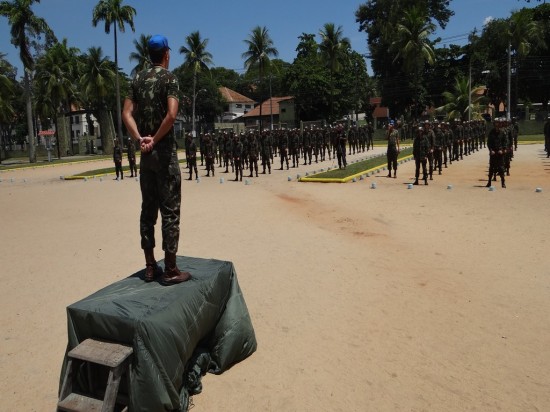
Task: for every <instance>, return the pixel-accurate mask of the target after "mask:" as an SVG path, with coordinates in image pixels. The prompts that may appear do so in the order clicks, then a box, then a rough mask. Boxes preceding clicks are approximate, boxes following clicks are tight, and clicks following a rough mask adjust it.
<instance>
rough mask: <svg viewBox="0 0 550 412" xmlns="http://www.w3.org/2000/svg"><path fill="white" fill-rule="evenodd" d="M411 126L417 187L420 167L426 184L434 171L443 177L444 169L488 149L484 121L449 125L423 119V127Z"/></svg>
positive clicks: (458, 121) (457, 121)
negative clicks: (413, 130)
mask: <svg viewBox="0 0 550 412" xmlns="http://www.w3.org/2000/svg"><path fill="white" fill-rule="evenodd" d="M398 127H399V126H398ZM414 127H415V134H414V135H413V138H414V140H413V156H414V159H415V164H416V168H415V181H414V184H415V185H418V180H419V177H420V167H422V180H424V184H425V185H427V184H428V178H429V180H433V174H434V171H437V173H438V174H442V172H443V168H447V167H448V165H452V164H453V162H458V161H460V160H463V159H464V157H465V156H469V155H471V154H472V153H474V152H477V151H479V150H480V149H482V148H484V147H486V146H487V143H486V141H485V136H486V123H485V121H484V120H472V121H461V120H459V119H455V120H452V121H450V122H443V121H442V122H439V121H437V120H435V121H433V122H430V121H428V120H426V121H425V122H424V123H422V124H419V123H415V125H414Z"/></svg>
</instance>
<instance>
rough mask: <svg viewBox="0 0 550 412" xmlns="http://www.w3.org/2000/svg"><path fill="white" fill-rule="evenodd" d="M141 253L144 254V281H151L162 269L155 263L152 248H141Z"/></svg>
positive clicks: (160, 273)
mask: <svg viewBox="0 0 550 412" xmlns="http://www.w3.org/2000/svg"><path fill="white" fill-rule="evenodd" d="M143 254H144V255H145V281H146V282H152V281H153V280H155V278H157V277H159V276H160V275H162V270H161V269H160V268H159V267H158V265H157V261H156V259H155V252H154V250H153V249H143Z"/></svg>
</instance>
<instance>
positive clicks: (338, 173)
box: [314, 148, 412, 179]
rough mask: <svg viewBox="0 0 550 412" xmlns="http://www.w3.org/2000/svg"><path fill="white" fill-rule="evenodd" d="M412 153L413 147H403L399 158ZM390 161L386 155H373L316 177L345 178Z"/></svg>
mask: <svg viewBox="0 0 550 412" xmlns="http://www.w3.org/2000/svg"><path fill="white" fill-rule="evenodd" d="M411 154H412V148H407V149H403V150H401V151H400V152H399V156H398V159H403V158H405V157H407V156H410V155H411ZM387 163H388V159H387V157H386V156H385V155H380V156H376V157H373V158H371V159H367V160H363V161H361V162H357V163H352V164H348V166H347V167H346V168H345V169H333V170H329V171H328V172H324V173H319V174H316V175H315V176H314V177H315V178H322V179H345V178H346V177H349V176H353V175H356V174H359V173H366V172H367V171H369V170H372V169H375V168H379V167H381V166H384V165H386V164H387Z"/></svg>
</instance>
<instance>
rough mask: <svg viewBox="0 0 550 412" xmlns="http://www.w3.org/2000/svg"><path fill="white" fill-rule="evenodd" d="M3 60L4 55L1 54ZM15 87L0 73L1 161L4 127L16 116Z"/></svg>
mask: <svg viewBox="0 0 550 412" xmlns="http://www.w3.org/2000/svg"><path fill="white" fill-rule="evenodd" d="M0 58H2V53H0ZM13 96H14V87H13V83H12V81H11V80H10V79H9V78H8V76H5V75H4V74H1V73H0V161H1V160H2V157H3V153H4V130H3V129H4V125H7V124H8V123H11V122H12V120H13V117H14V115H15V110H14V108H13V105H12V99H13Z"/></svg>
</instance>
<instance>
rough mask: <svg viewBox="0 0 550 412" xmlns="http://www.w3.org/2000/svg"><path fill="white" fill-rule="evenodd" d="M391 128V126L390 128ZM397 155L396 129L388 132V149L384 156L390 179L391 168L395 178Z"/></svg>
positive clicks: (397, 139) (397, 138) (397, 135)
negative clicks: (386, 159)
mask: <svg viewBox="0 0 550 412" xmlns="http://www.w3.org/2000/svg"><path fill="white" fill-rule="evenodd" d="M390 127H391V126H390ZM398 155H399V131H398V130H397V129H393V128H392V130H388V148H387V151H386V156H387V158H388V177H391V169H392V167H393V177H394V178H395V177H397V156H398Z"/></svg>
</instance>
